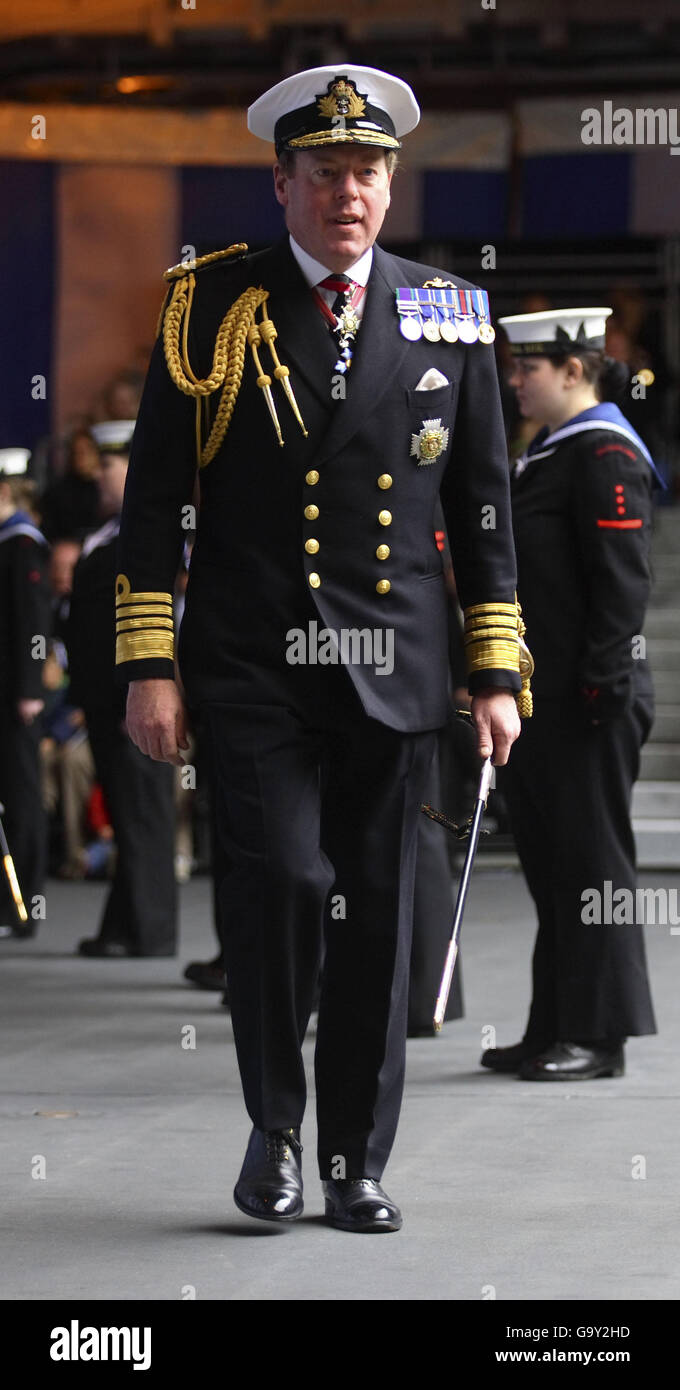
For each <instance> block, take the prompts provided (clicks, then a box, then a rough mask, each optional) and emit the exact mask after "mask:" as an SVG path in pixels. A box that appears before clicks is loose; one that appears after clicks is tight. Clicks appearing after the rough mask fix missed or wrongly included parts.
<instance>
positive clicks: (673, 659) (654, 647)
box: [647, 637, 680, 684]
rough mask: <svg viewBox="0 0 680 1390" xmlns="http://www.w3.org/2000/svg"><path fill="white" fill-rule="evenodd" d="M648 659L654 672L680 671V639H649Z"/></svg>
mask: <svg viewBox="0 0 680 1390" xmlns="http://www.w3.org/2000/svg"><path fill="white" fill-rule="evenodd" d="M647 659H648V661H649V662H650V663H651V666H652V669H653V670H654V671H680V637H647ZM679 684H680V681H679Z"/></svg>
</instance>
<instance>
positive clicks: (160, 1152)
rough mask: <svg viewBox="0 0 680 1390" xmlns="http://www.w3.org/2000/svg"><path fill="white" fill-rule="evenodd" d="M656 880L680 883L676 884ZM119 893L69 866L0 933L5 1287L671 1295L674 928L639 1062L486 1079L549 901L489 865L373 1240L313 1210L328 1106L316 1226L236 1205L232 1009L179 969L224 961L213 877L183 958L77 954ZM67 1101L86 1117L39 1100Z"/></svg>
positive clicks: (125, 1295)
mask: <svg viewBox="0 0 680 1390" xmlns="http://www.w3.org/2000/svg"><path fill="white" fill-rule="evenodd" d="M641 883H642V884H643V885H649V886H654V887H658V886H660V885H662V884H665V885H666V886H668V887H675V888H676V889H677V888H678V887H680V876H679V875H672V874H667V875H659V874H656V875H647V876H644V877H643V879H642V880H641ZM103 892H104V889H103V887H102V886H101V885H98V884H75V885H70V884H62V883H55V882H52V883H50V885H49V891H48V900H47V901H48V920H47V921H46V922H45V923H43V924H41V928H40V932H39V935H38V937H37V938H36V939H35V940H34V941H31V942H27V943H21V942H16V941H12V942H1V943H0V959H1V966H0V994H1V996H2V1004H1V1007H2V1016H3V1020H4V1030H3V1032H4V1043H3V1056H2V1066H1V1071H0V1087H1V1101H0V1105H1V1109H2V1117H3V1121H4V1123H3V1125H2V1143H1V1148H0V1153H1V1156H2V1159H1V1164H0V1190H1V1198H0V1200H1V1202H2V1209H3V1211H4V1213H5V1216H4V1219H3V1238H2V1250H3V1258H2V1266H1V1269H2V1273H1V1276H0V1278H1V1282H0V1296H2V1297H3V1298H5V1299H10V1300H16V1299H53V1298H62V1299H70V1298H74V1299H76V1298H94V1299H123V1300H143V1299H160V1300H177V1299H182V1298H187V1297H191V1296H193V1294H192V1290H193V1291H195V1297H196V1298H197V1299H201V1300H204V1299H235V1300H241V1299H255V1300H292V1299H300V1298H301V1299H309V1300H335V1299H341V1300H342V1299H349V1300H378V1299H380V1300H383V1299H388V1300H392V1299H395V1300H399V1299H409V1300H410V1299H419V1300H449V1299H465V1300H480V1299H483V1298H488V1297H489V1296H493V1295H492V1294H491V1291H490V1289H489V1286H490V1285H492V1286H493V1288H494V1290H495V1297H496V1298H497V1299H504V1300H507V1299H527V1300H529V1299H538V1298H545V1299H550V1300H553V1299H554V1300H564V1299H601V1298H606V1299H615V1300H624V1299H636V1300H639V1299H643V1300H644V1299H654V1300H656V1299H676V1298H678V1296H679V1295H680V1254H679V1252H678V1241H677V1194H678V1155H679V1154H680V1109H679V1107H678V1104H677V1101H678V1093H679V1091H680V1074H679V1068H678V1062H677V1058H678V1053H679V1052H680V1021H679V1019H678V1011H677V1007H676V999H677V983H676V982H677V977H678V970H677V961H678V954H679V953H680V934H677V935H672V934H671V933H670V931H669V929H668V927H665V928H664V927H661V926H657V927H649V928H647V940H648V950H649V958H650V967H651V975H652V982H653V989H654V996H655V1002H656V1007H657V1015H658V1022H659V1030H660V1032H659V1036H658V1037H653V1038H643V1039H638V1040H634V1041H633V1042H631V1043H629V1045H628V1048H627V1073H626V1076H625V1077H624V1078H622V1079H621V1080H615V1081H614V1080H612V1081H608V1080H601V1081H596V1082H590V1083H582V1084H581V1085H578V1084H577V1085H570V1086H565V1085H559V1086H539V1085H531V1084H528V1083H520V1082H518V1081H517V1080H516V1079H515V1078H514V1077H503V1076H494V1075H492V1074H490V1073H486V1072H484V1071H482V1070H480V1068H479V1066H478V1059H479V1054H480V1050H481V1035H482V1028H483V1027H484V1026H485V1025H489V1024H491V1025H493V1026H494V1027H495V1028H496V1030H497V1037H498V1043H499V1045H503V1044H505V1043H510V1042H515V1041H516V1040H517V1039H518V1038H519V1036H520V1033H521V1028H522V1026H523V1023H524V1017H525V1012H526V1006H527V1001H528V989H529V959H530V950H531V943H532V938H533V925H532V923H533V914H532V910H531V905H530V901H529V899H528V895H527V892H526V889H525V887H524V882H523V879H522V877H521V875H520V874H519V873H518V872H517V871H514V870H511V869H506V870H500V871H493V870H490V869H480V870H479V871H478V872H477V873H476V874H475V878H474V881H473V885H472V890H471V896H470V899H469V903H468V911H467V914H466V920H465V926H464V946H463V952H464V972H465V993H466V1007H467V1017H466V1019H465V1020H463V1021H461V1022H458V1023H453V1024H449V1025H447V1027H446V1028H445V1030H444V1032H443V1033H442V1034H441V1035H440V1037H439V1038H432V1039H429V1038H428V1039H422V1040H420V1039H418V1040H414V1041H412V1042H409V1052H408V1080H407V1089H406V1096H405V1100H404V1107H403V1111H402V1119H401V1125H400V1130H399V1134H398V1137H397V1144H396V1147H395V1151H394V1154H393V1157H392V1160H391V1162H390V1166H389V1168H388V1171H387V1174H386V1178H385V1184H386V1186H387V1189H388V1191H389V1192H390V1193H391V1194H392V1195H393V1196H394V1197H395V1199H396V1200H397V1201H398V1202H399V1204H400V1205H401V1207H402V1210H403V1212H404V1227H403V1230H402V1231H401V1232H400V1233H399V1234H395V1235H391V1236H389V1237H388V1238H387V1239H381V1240H376V1239H370V1238H364V1239H358V1238H357V1237H352V1236H351V1235H348V1234H344V1233H341V1232H338V1231H333V1230H331V1229H330V1228H328V1227H326V1226H325V1225H324V1224H323V1223H322V1221H321V1220H320V1217H321V1214H322V1211H323V1206H322V1199H321V1190H320V1187H319V1184H318V1180H317V1178H316V1175H315V1163H314V1150H315V1133H314V1123H313V1107H311V1106H310V1109H309V1118H308V1120H307V1123H306V1126H305V1130H304V1131H303V1142H304V1144H305V1148H306V1153H305V1173H306V1194H305V1198H306V1212H305V1216H304V1217H303V1219H302V1221H300V1222H299V1223H297V1224H296V1225H295V1226H293V1227H292V1228H284V1229H281V1228H278V1227H274V1226H270V1225H268V1224H265V1223H257V1222H254V1221H251V1220H249V1219H248V1218H247V1217H245V1216H241V1214H240V1213H239V1212H238V1211H237V1210H236V1208H235V1207H234V1206H233V1203H232V1200H231V1191H232V1187H233V1184H234V1180H235V1178H236V1176H237V1174H238V1170H239V1167H240V1163H241V1158H242V1154H243V1150H244V1147H245V1143H246V1140H247V1136H248V1132H249V1122H248V1119H247V1116H246V1114H245V1111H244V1109H243V1106H242V1102H241V1097H240V1087H239V1080H238V1074H237V1068H236V1060H235V1052H234V1045H233V1040H232V1035H231V1026H230V1021H229V1015H228V1013H227V1012H226V1011H225V1010H224V1009H222V1008H220V1007H219V1005H218V1002H217V1001H218V996H217V995H214V994H207V993H203V992H199V991H197V990H192V989H191V988H190V987H188V986H186V985H185V984H184V983H183V982H182V981H181V969H182V968H183V966H184V964H185V963H186V962H187V961H188V960H190V959H194V958H206V959H207V958H208V957H209V956H211V955H212V954H214V943H213V938H212V935H211V929H210V913H209V885H208V881H207V880H206V879H205V878H200V879H195V880H193V881H192V882H191V883H190V884H188V885H187V886H186V887H184V888H183V889H182V948H181V955H180V959H179V961H174V960H158V961H153V960H146V961H145V960H141V961H87V960H81V959H76V958H74V955H73V950H74V947H75V945H76V943H77V941H78V940H79V939H80V937H81V936H87V935H92V934H93V932H94V929H95V928H96V924H97V917H98V910H99V905H100V903H101V899H102V896H103ZM186 1024H192V1025H193V1026H194V1027H195V1029H196V1047H195V1049H194V1050H186V1049H183V1048H182V1046H181V1041H182V1029H183V1027H184V1026H185V1025H186ZM312 1046H313V1040H312V1039H310V1040H309V1041H308V1043H307V1045H306V1047H307V1055H308V1062H310V1063H311V1049H312ZM310 1087H311V1077H310ZM54 1111H56V1112H63V1111H66V1112H77V1113H76V1114H74V1115H72V1116H68V1115H67V1116H66V1117H61V1118H60V1117H59V1116H58V1115H50V1114H49V1113H47V1114H44V1113H43V1114H40V1113H39V1112H54ZM40 1156H42V1159H43V1160H44V1168H45V1173H46V1176H45V1178H44V1179H41V1178H36V1177H33V1176H32V1172H34V1171H38V1168H39V1163H40ZM636 1156H638V1157H637V1158H636ZM639 1156H642V1158H643V1159H644V1160H645V1163H646V1177H645V1178H644V1179H643V1178H638V1179H635V1178H634V1177H633V1176H632V1173H633V1169H634V1167H635V1166H637V1168H638V1170H639V1168H640V1167H641V1164H640V1158H639Z"/></svg>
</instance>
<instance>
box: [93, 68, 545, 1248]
mask: <svg viewBox="0 0 680 1390" xmlns="http://www.w3.org/2000/svg"><path fill="white" fill-rule="evenodd" d="M418 119H419V111H418V106H417V104H416V101H415V98H414V95H413V93H412V91H411V89H410V87H408V86H407V85H406V84H405V83H404V82H402V81H400V80H399V79H398V78H396V77H392V76H391V75H389V74H387V73H382V72H379V71H377V70H374V69H371V68H364V67H355V66H352V65H347V64H340V65H334V66H331V67H324V68H316V69H312V70H310V71H306V72H302V73H298V74H296V75H294V76H293V77H290V78H287V79H286V80H285V81H283V82H281V83H279V84H278V85H277V86H276V87H274V88H273V89H272V90H270V91H269V92H267V93H265V94H264V96H262V97H261V98H260V99H259V100H258V101H256V102H255V104H254V106H252V107H251V108H250V111H249V126H250V129H251V131H252V132H254V134H256V135H257V136H259V137H261V138H263V139H266V140H269V141H273V143H274V145H275V150H276V163H275V165H274V192H275V196H276V198H277V200H278V202H279V203H280V205H281V206H282V208H283V210H284V214H285V221H286V228H287V233H286V235H285V236H284V237H283V239H282V240H281V241H280V242H279V243H278V244H277V245H275V246H274V247H273V248H272V249H271V250H268V251H265V252H263V253H259V254H257V255H249V254H247V247H246V246H245V245H243V244H238V245H237V246H235V247H230V248H229V249H228V250H227V251H224V252H222V253H212V254H211V255H209V256H206V257H203V258H201V259H200V260H199V261H197V262H195V263H193V264H189V265H179V266H177V267H175V268H173V270H171V271H170V272H166V274H167V277H168V280H169V288H168V293H167V296H166V300H165V304H164V308H163V312H162V316H161V321H160V333H159V339H158V342H157V344H156V347H155V350H154V353H153V357H152V361H151V365H150V369H149V374H148V379H147V383H146V387H145V392H144V398H143V401H142V405H141V409H140V413H139V418H138V422H137V427H136V431H135V437H134V441H133V446H132V454H131V460H130V470H129V474H128V480H127V489H126V497H125V504H124V508H123V516H122V522H121V533H120V546H119V568H120V573H119V576H118V580H117V585H116V602H117V613H118V645H117V661H118V665H119V670H120V674H121V677H122V678H123V679H124V680H127V681H129V682H130V688H129V694H128V703H127V724H128V729H129V731H130V734H131V737H132V738H133V739H134V740H135V742H136V743H137V745H138V747H139V748H140V749H141V750H142V751H143V752H145V753H147V754H148V755H149V756H150V757H153V758H157V759H166V760H168V761H171V762H176V761H178V760H180V759H181V754H180V752H179V750H180V748H181V747H183V746H184V744H185V742H186V737H187V713H186V709H187V706H188V707H189V708H192V707H193V708H199V707H200V710H201V716H202V718H203V720H204V724H205V727H206V728H207V730H208V733H209V737H210V742H211V750H212V760H213V765H214V769H215V777H216V783H217V818H218V824H219V833H220V836H221V841H222V849H223V860H224V873H223V879H222V885H221V892H220V899H221V910H222V918H223V939H224V948H225V958H226V966H227V979H228V985H229V995H230V1000H231V1006H232V1020H233V1027H234V1035H235V1040H236V1048H237V1053H238V1061H239V1067H240V1072H241V1079H242V1083H243V1089H244V1096H245V1103H246V1107H247V1109H248V1113H249V1115H250V1118H251V1120H252V1124H253V1129H252V1133H251V1137H250V1141H249V1144H248V1149H247V1153H246V1157H245V1160H244V1164H243V1168H242V1170H241V1174H240V1177H239V1179H238V1182H237V1184H236V1189H235V1193H234V1196H235V1200H236V1203H237V1205H238V1206H239V1208H240V1209H241V1210H242V1211H244V1212H246V1213H247V1214H249V1215H250V1216H254V1217H258V1218H262V1219H267V1220H274V1221H293V1220H294V1219H296V1218H297V1217H299V1216H300V1214H301V1212H302V1206H303V1201H302V1167H301V1151H302V1145H301V1139H300V1128H301V1125H302V1121H303V1115H304V1109H305V1099H306V1094H305V1073H304V1066H303V1061H302V1053H301V1044H302V1040H303V1038H304V1035H305V1030H306V1027H307V1022H308V1019H309V1014H310V1008H311V1004H312V1000H313V996H314V990H315V986H316V982H317V972H318V964H319V958H320V947H321V936H322V930H323V931H324V933H325V942H324V965H323V980H322V986H321V999H320V1004H319V1016H318V1032H317V1040H316V1054H315V1069H316V1092H317V1119H318V1161H319V1170H320V1175H321V1179H322V1182H323V1189H324V1196H325V1212H326V1219H327V1220H328V1221H329V1222H330V1224H331V1225H333V1226H336V1227H339V1228H340V1229H342V1230H349V1231H358V1232H381V1231H395V1230H397V1229H398V1228H399V1226H400V1225H401V1215H400V1212H399V1209H398V1207H397V1205H396V1203H395V1202H394V1201H393V1200H392V1199H391V1198H390V1197H389V1196H388V1195H387V1193H386V1192H385V1191H384V1189H383V1188H382V1186H381V1183H380V1179H381V1178H382V1174H383V1169H384V1167H385V1164H386V1162H387V1159H388V1157H389V1154H390V1150H391V1148H392V1143H393V1139H394V1135H395V1131H396V1126H397V1120H398V1116H399V1108H400V1103H401V1094H402V1087H403V1076H404V1057H405V1036H406V1009H407V989H408V963H409V945H410V934H411V923H412V910H413V874H414V859H415V844H416V826H417V822H418V816H419V809H418V808H419V803H420V800H421V797H422V794H423V789H424V786H425V783H426V779H427V775H428V771H429V767H430V763H431V760H432V754H433V747H434V740H435V733H436V730H438V729H439V728H441V727H442V726H443V724H444V723H445V721H446V718H447V712H448V692H447V666H448V645H447V598H446V590H445V584H444V577H443V573H442V563H441V556H440V554H439V552H438V550H437V547H436V544H435V540H434V535H433V532H434V526H433V514H434V509H435V504H436V501H437V497H438V496H439V495H440V494H441V499H442V504H443V508H444V514H445V518H446V522H447V526H448V530H449V535H450V537H451V544H452V549H453V555H454V563H455V567H456V577H457V583H458V591H459V594H460V596H461V600H462V603H463V606H464V608H465V612H466V628H467V633H466V636H467V650H468V656H469V671H470V690H471V692H472V695H473V711H474V716H475V720H476V725H477V731H478V739H479V748H480V753H483V754H489V753H492V752H493V755H494V757H495V760H496V762H497V763H499V764H502V763H504V762H505V761H506V759H507V756H508V752H509V748H510V746H511V744H512V742H513V740H514V739H515V738H516V737H517V734H518V731H519V719H518V712H517V704H516V700H515V695H516V694H518V693H519V692H520V690H521V679H520V674H519V652H518V618H517V608H516V599H515V581H516V575H515V560H514V551H513V543H512V535H511V525H510V510H509V496H508V480H507V460H506V451H505V443H504V431H503V423H502V418H501V411H500V405H499V391H498V382H497V376H496V370H495V365H494V355H493V351H492V349H491V346H490V343H491V339H492V338H493V336H494V335H493V329H492V328H491V324H490V321H489V310H488V302H487V299H486V295H485V294H484V293H483V292H482V291H480V290H477V289H476V288H475V287H474V286H471V285H468V284H466V282H465V281H461V280H459V279H457V278H456V277H454V276H451V275H449V274H448V273H447V272H444V271H441V270H438V269H437V268H436V267H432V266H426V265H418V264H416V263H413V262H410V261H405V260H401V259H399V258H397V257H394V256H390V255H388V254H387V253H386V252H385V251H383V250H382V249H381V248H380V247H379V246H378V245H377V244H376V237H377V236H378V233H379V231H380V228H381V225H382V222H383V219H384V216H385V213H386V211H387V208H388V206H389V202H390V192H391V182H392V175H393V172H394V166H395V161H396V151H397V150H398V149H399V148H400V143H401V137H402V136H403V135H405V134H406V133H407V132H408V131H410V130H412V129H413V127H414V126H415V125H416V123H417V121H418ZM197 468H198V476H199V479H200V488H201V505H200V514H199V517H198V526H197V539H196V544H195V547H194V551H193V557H192V564H191V571H190V576H189V584H188V591H187V596H186V609H185V614H184V619H183V623H182V628H181V632H180V637H179V651H178V658H179V673H180V677H181V683H182V685H181V687H180V686H179V685H178V684H177V683H176V681H175V674H176V673H175V666H174V649H173V640H172V621H171V595H172V589H173V583H174V577H175V572H176V568H177V564H178V561H179V556H180V550H181V543H182V537H183V531H182V517H183V512H184V509H186V507H187V505H188V504H190V503H191V499H192V489H193V486H194V478H195V474H196V470H197Z"/></svg>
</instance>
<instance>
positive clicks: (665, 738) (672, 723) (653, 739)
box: [649, 700, 680, 743]
mask: <svg viewBox="0 0 680 1390" xmlns="http://www.w3.org/2000/svg"><path fill="white" fill-rule="evenodd" d="M649 741H650V743H680V700H679V701H678V704H677V705H657V707H656V713H655V715H654V726H653V728H652V732H651V734H650V736H649Z"/></svg>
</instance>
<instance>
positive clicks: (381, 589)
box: [375, 473, 392, 594]
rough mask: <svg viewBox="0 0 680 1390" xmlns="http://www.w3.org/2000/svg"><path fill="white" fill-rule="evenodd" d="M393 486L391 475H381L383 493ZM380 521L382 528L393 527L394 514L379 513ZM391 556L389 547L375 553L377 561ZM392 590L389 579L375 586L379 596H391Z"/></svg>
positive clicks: (379, 549)
mask: <svg viewBox="0 0 680 1390" xmlns="http://www.w3.org/2000/svg"><path fill="white" fill-rule="evenodd" d="M391 486H392V475H391V473H381V474H380V477H379V478H378V487H379V488H381V489H382V491H383V492H387V490H388V488H391ZM378 521H379V522H380V525H381V526H391V525H392V513H391V512H388V511H387V510H385V511H382V512H379V513H378ZM389 554H390V547H389V545H379V546H378V549H377V550H376V552H375V555H376V559H377V560H386V559H387V558H388V556H389ZM391 588H392V585H391V584H390V581H389V579H379V580H378V583H377V584H376V586H375V591H376V593H377V594H389V592H390V589H391Z"/></svg>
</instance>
